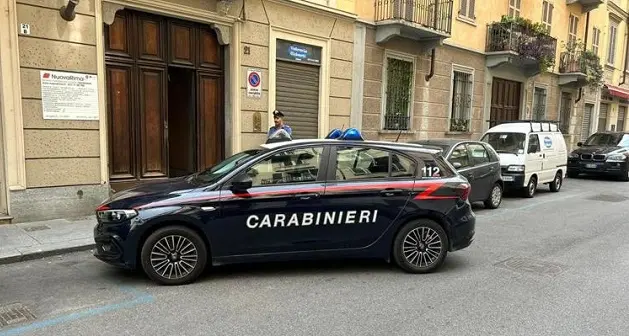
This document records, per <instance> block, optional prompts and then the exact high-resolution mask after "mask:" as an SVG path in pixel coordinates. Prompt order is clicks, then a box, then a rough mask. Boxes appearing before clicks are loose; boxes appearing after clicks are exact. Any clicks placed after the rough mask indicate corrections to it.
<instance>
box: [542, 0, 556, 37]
mask: <svg viewBox="0 0 629 336" xmlns="http://www.w3.org/2000/svg"><path fill="white" fill-rule="evenodd" d="M554 8H555V7H554V6H553V4H551V3H549V2H548V1H547V0H544V2H543V3H542V24H543V25H544V26H545V27H546V29H547V30H548V32H549V33H550V28H551V26H552V24H553V9H554Z"/></svg>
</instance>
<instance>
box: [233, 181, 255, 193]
mask: <svg viewBox="0 0 629 336" xmlns="http://www.w3.org/2000/svg"><path fill="white" fill-rule="evenodd" d="M251 187H253V181H251V180H250V179H247V180H245V181H233V182H232V183H231V186H230V188H229V189H231V191H232V192H233V193H243V192H246V191H247V190H248V189H251Z"/></svg>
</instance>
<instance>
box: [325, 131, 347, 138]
mask: <svg viewBox="0 0 629 336" xmlns="http://www.w3.org/2000/svg"><path fill="white" fill-rule="evenodd" d="M341 135H343V131H341V130H340V129H338V128H335V129H333V130H331V131H330V133H328V135H327V136H326V137H325V138H326V139H338V138H339V137H341Z"/></svg>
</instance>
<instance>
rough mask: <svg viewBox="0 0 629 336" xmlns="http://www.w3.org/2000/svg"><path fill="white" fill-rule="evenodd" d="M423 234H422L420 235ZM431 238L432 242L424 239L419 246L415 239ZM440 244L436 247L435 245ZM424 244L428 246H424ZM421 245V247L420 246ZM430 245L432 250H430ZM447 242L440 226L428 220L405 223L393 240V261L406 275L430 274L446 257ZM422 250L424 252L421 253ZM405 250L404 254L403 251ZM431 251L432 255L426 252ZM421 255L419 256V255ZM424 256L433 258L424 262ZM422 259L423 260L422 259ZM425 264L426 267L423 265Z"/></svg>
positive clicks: (446, 237)
mask: <svg viewBox="0 0 629 336" xmlns="http://www.w3.org/2000/svg"><path fill="white" fill-rule="evenodd" d="M422 232H423V233H422ZM418 237H419V238H420V239H421V238H423V237H433V241H432V242H431V241H428V240H427V239H424V241H423V242H419V243H420V244H421V245H420V244H416V243H415V242H416V241H417V240H418V239H417V238H418ZM437 240H438V242H439V243H440V245H438V244H437V243H438V242H437ZM426 242H428V243H429V244H427V245H424V244H425V243H426ZM422 245H423V246H422ZM431 245H432V248H430V247H431ZM448 247H449V240H448V236H447V235H446V232H445V230H444V229H443V228H442V227H441V225H439V224H437V223H436V222H435V221H433V220H430V219H419V220H414V221H411V222H408V223H406V224H405V225H404V226H403V227H402V229H400V231H399V232H398V233H397V235H396V236H395V239H394V240H393V247H392V248H393V251H392V254H393V260H394V261H395V264H396V265H397V266H398V267H400V268H401V269H402V270H404V271H405V272H407V273H415V274H419V273H430V272H433V271H435V270H436V269H438V268H439V267H440V266H441V265H442V264H443V262H444V261H445V258H446V256H447V255H448ZM424 248H426V249H425V251H426V252H421V251H420V250H423V249H424ZM405 250H406V254H405V253H404V251H405ZM428 251H432V253H430V252H428ZM420 253H421V254H420ZM426 256H428V257H431V258H433V259H432V260H429V261H430V262H426V259H424V258H426ZM422 257H423V258H422ZM423 262H426V265H423Z"/></svg>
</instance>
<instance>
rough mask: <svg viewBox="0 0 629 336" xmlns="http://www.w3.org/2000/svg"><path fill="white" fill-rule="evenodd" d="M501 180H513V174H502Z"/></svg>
mask: <svg viewBox="0 0 629 336" xmlns="http://www.w3.org/2000/svg"><path fill="white" fill-rule="evenodd" d="M502 180H503V181H513V176H503V177H502Z"/></svg>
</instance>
